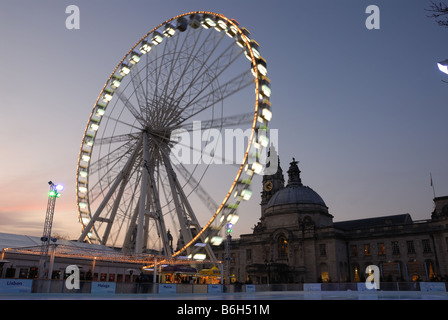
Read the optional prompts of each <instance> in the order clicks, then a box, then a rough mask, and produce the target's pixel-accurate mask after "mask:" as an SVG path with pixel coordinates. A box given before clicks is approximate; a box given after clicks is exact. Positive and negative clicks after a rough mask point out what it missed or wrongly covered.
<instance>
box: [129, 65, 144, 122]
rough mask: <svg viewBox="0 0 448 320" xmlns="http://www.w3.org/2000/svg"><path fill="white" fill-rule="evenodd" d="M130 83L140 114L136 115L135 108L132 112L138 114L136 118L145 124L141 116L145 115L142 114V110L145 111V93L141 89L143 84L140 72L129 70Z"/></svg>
mask: <svg viewBox="0 0 448 320" xmlns="http://www.w3.org/2000/svg"><path fill="white" fill-rule="evenodd" d="M135 70H137V71H135ZM131 81H132V86H133V87H134V92H135V97H136V98H137V104H138V106H139V109H140V113H137V112H136V110H135V108H134V110H135V112H136V114H138V117H139V118H140V119H141V120H142V121H143V122H146V121H145V120H146V119H145V120H144V118H143V117H142V116H141V115H144V114H145V113H144V112H143V110H145V109H146V101H147V93H146V92H145V89H144V88H143V83H142V80H141V78H140V71H139V70H138V69H137V68H135V69H132V70H131ZM131 113H132V111H131ZM133 115H134V114H133ZM134 117H135V115H134Z"/></svg>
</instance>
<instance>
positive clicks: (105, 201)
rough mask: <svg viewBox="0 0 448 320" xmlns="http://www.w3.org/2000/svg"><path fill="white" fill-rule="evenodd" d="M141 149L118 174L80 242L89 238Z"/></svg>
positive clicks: (136, 149)
mask: <svg viewBox="0 0 448 320" xmlns="http://www.w3.org/2000/svg"><path fill="white" fill-rule="evenodd" d="M141 143H142V141H141V139H140V142H139V145H141ZM138 149H139V148H135V150H134V152H133V154H132V156H131V157H129V159H128V161H127V163H126V165H125V167H124V168H123V170H122V171H121V172H120V173H119V174H118V176H117V178H116V179H115V181H114V183H113V185H112V186H111V187H110V189H109V191H108V193H107V194H106V196H105V197H104V199H103V200H102V202H101V204H100V205H99V206H98V209H97V210H96V212H95V214H94V215H93V217H92V218H91V219H90V221H89V223H88V225H87V226H86V227H85V229H84V231H83V232H82V234H81V236H80V237H79V240H78V241H83V240H84V238H85V237H86V236H87V233H88V232H89V231H90V230H91V229H92V227H93V224H94V223H95V221H97V220H98V219H99V217H100V215H101V213H102V211H103V209H104V208H105V207H106V205H107V203H108V201H109V200H110V198H111V197H112V195H113V193H114V192H115V190H116V188H117V187H118V185H119V184H120V183H121V181H122V180H123V179H124V178H126V175H127V174H128V171H129V170H130V169H131V168H132V165H133V163H134V161H135V158H136V156H137V152H138Z"/></svg>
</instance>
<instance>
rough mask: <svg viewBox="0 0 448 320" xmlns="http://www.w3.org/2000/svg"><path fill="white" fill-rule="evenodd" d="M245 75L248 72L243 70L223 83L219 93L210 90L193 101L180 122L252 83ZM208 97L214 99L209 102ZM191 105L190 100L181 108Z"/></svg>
mask: <svg viewBox="0 0 448 320" xmlns="http://www.w3.org/2000/svg"><path fill="white" fill-rule="evenodd" d="M247 75H248V73H247V72H244V73H242V74H240V75H238V76H237V77H235V78H233V79H232V80H230V81H228V82H227V83H225V84H223V85H222V88H221V90H220V92H219V93H217V92H216V91H211V92H209V93H207V94H206V95H204V96H202V97H201V98H200V99H198V100H197V101H195V102H194V103H195V106H194V107H193V108H191V110H188V112H187V111H185V112H184V114H183V117H182V121H181V122H185V121H186V120H188V119H190V118H192V117H194V116H196V115H198V114H199V113H201V112H203V111H204V110H207V109H208V108H210V107H212V106H214V105H215V104H217V103H219V102H221V101H223V100H225V99H227V98H229V97H230V96H232V95H233V94H235V93H237V92H239V91H240V90H242V89H244V88H246V87H248V86H250V85H251V84H253V79H250V78H248V77H247ZM210 98H215V99H212V102H211V103H210V102H209V99H210ZM191 105H192V102H190V103H188V104H187V105H186V106H185V107H184V108H182V109H183V110H186V109H188V107H190V106H191Z"/></svg>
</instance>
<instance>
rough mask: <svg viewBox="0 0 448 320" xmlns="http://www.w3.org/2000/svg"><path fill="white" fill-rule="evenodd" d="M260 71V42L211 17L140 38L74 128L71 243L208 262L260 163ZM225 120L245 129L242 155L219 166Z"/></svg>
mask: <svg viewBox="0 0 448 320" xmlns="http://www.w3.org/2000/svg"><path fill="white" fill-rule="evenodd" d="M266 76H267V69H266V60H265V59H263V58H262V57H261V56H260V51H259V45H258V43H256V41H254V40H252V39H251V38H250V33H249V32H248V31H247V29H245V28H241V27H240V26H239V24H238V23H237V22H236V21H235V20H233V19H232V20H231V19H228V18H226V17H225V16H223V15H221V14H216V13H212V12H205V11H197V12H189V13H185V14H182V15H179V16H176V17H173V18H171V19H169V20H167V21H165V22H164V23H162V24H160V25H158V26H157V27H156V28H154V29H152V30H151V31H150V32H148V33H147V34H146V35H144V36H143V37H142V38H141V39H140V40H139V41H138V42H137V43H136V44H135V45H134V46H133V47H132V48H131V49H130V50H129V52H128V53H126V55H125V56H124V58H123V59H122V60H121V61H120V62H119V63H118V65H117V67H116V68H115V69H114V71H113V72H112V74H111V76H110V77H109V79H108V80H107V82H106V84H105V85H104V87H103V89H102V90H101V93H100V95H99V96H98V98H97V100H96V102H95V105H94V107H93V110H92V112H91V114H90V117H89V120H88V123H87V126H86V129H85V132H84V136H83V140H82V144H81V149H80V153H79V159H78V167H77V179H76V181H77V182H76V183H77V185H76V192H77V204H78V214H79V220H80V222H81V225H82V233H81V235H80V237H79V241H86V240H87V241H88V242H96V243H101V244H104V245H113V246H118V247H122V250H123V251H127V252H135V253H136V254H139V253H142V252H154V253H160V254H164V255H166V256H173V257H175V256H184V255H186V256H188V257H189V258H194V259H198V260H202V259H210V260H215V257H214V255H213V251H212V250H211V246H210V245H218V244H220V243H221V242H222V239H223V237H224V236H221V235H220V232H221V231H220V230H221V229H222V228H223V227H224V226H225V225H226V223H227V222H229V221H232V222H236V221H237V219H238V216H237V214H236V209H237V207H238V205H239V203H240V201H242V200H248V199H249V198H250V195H251V191H250V184H251V180H252V177H253V175H254V174H259V173H261V170H262V165H261V164H260V161H259V157H260V154H261V151H262V150H263V148H264V147H266V146H267V143H268V138H267V137H268V133H267V132H268V131H267V125H268V122H269V121H270V120H271V117H272V111H271V104H270V102H269V99H270V94H271V89H270V81H269V79H268V78H267V77H266ZM251 88H252V89H251ZM254 89H255V95H254V91H253V90H254ZM235 126H237V127H238V128H241V129H247V130H248V131H249V132H250V134H249V136H248V139H247V141H246V142H245V145H244V150H245V151H244V155H242V157H241V158H240V159H242V160H240V161H235V159H230V161H226V163H233V165H226V166H224V165H221V166H217V165H215V164H214V163H217V159H218V160H219V159H224V158H226V154H220V155H219V152H217V151H219V147H220V146H221V143H222V141H220V139H216V137H215V136H213V132H214V131H212V130H218V131H219V132H224V130H226V129H228V128H231V127H235ZM215 132H216V131H215ZM179 133H183V134H186V135H187V136H189V137H191V138H192V140H193V142H192V143H191V140H187V141H184V140H183V139H180V138H179ZM176 147H177V149H176ZM179 150H180V151H179ZM210 150H213V151H212V152H210ZM232 150H233V149H232ZM180 153H182V154H180ZM210 156H212V157H210ZM185 159H187V161H185ZM226 160H229V159H226ZM232 161H233V162H232ZM218 162H219V161H218ZM218 167H219V168H218ZM229 177H230V178H229ZM223 187H224V189H222V188H223ZM223 195H224V198H223V200H221V202H215V201H216V200H215V199H219V198H221V199H222V197H223Z"/></svg>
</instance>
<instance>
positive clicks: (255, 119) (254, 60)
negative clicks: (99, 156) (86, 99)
mask: <svg viewBox="0 0 448 320" xmlns="http://www.w3.org/2000/svg"><path fill="white" fill-rule="evenodd" d="M195 14H199V15H210V16H213V17H214V18H215V19H218V18H219V19H222V20H223V21H225V22H226V23H227V24H228V25H229V26H230V25H231V26H233V27H234V28H235V30H236V35H235V36H234V37H236V36H238V37H239V38H240V40H242V41H243V42H244V46H245V47H246V49H247V51H248V53H249V56H250V60H251V69H252V72H253V74H254V77H255V81H254V83H255V110H254V113H253V119H252V126H251V133H250V137H249V143H248V146H247V148H246V151H245V154H244V157H243V161H242V163H241V165H240V166H239V169H238V171H237V174H236V176H235V179H234V181H233V183H232V185H231V187H230V189H229V191H228V192H227V194H226V196H225V197H224V199H223V200H222V201H221V203H220V205H219V207H218V208H217V210H216V211H215V213H214V214H213V215H212V216H211V218H210V219H209V221H208V222H207V223H206V224H205V225H204V226H203V227H202V229H201V230H200V231H199V232H198V233H197V235H196V236H194V237H193V239H191V240H190V241H189V242H188V243H186V244H185V246H184V247H183V248H181V249H180V250H178V251H176V252H174V253H173V255H172V256H173V257H175V256H178V255H180V253H182V252H184V251H185V249H186V248H188V247H190V246H191V245H192V244H193V243H194V242H196V241H197V240H198V239H199V238H200V237H201V236H202V235H203V233H204V232H205V231H206V230H207V229H208V228H209V227H210V225H211V224H212V223H213V222H214V221H215V219H216V218H217V217H218V215H219V214H220V213H221V212H222V210H223V208H224V207H225V205H226V204H227V202H228V201H229V198H230V196H231V195H232V193H233V191H234V189H235V186H236V184H237V183H238V182H239V181H240V178H241V175H242V174H243V172H244V171H245V170H247V165H248V157H249V151H250V149H251V147H252V144H253V143H254V138H255V134H256V129H257V127H258V125H259V122H260V110H259V109H260V108H259V100H260V99H259V95H260V81H259V80H260V79H261V78H262V77H263V76H262V75H260V73H259V69H258V68H257V58H256V57H255V54H254V52H253V49H252V43H251V39H250V38H249V37H248V36H247V35H246V34H245V32H244V30H243V29H244V28H240V27H239V24H238V23H237V22H236V21H234V20H233V19H229V18H227V17H225V16H224V15H222V14H217V13H213V12H209V11H193V12H187V13H184V14H181V15H178V16H175V17H173V18H171V19H169V20H166V21H165V22H163V23H161V24H159V25H158V26H156V27H155V28H153V29H152V30H151V31H149V32H148V33H146V34H145V35H144V36H143V37H142V38H141V39H140V40H139V41H138V42H137V43H136V44H135V45H134V46H133V47H132V48H131V49H130V50H129V51H128V52H127V53H126V54H125V55H124V57H123V58H122V59H121V60H120V62H119V63H118V64H117V66H116V67H115V69H114V70H113V72H112V73H111V75H110V76H109V78H108V79H107V81H106V83H105V85H104V86H103V88H102V90H101V91H100V94H99V95H98V98H97V100H96V102H95V104H94V107H93V109H92V112H91V114H90V116H89V121H88V122H87V126H86V128H85V131H84V135H83V139H82V143H81V148H80V152H79V157H78V165H77V172H76V202H77V207H78V216H79V219H80V222H81V225H82V229H83V230H84V229H85V228H86V224H85V223H84V222H83V221H82V214H81V213H82V210H81V208H80V203H84V202H81V201H83V199H82V198H81V197H80V193H79V188H80V186H81V185H82V181H85V179H80V174H81V169H82V168H84V167H83V165H82V162H83V155H84V148H85V146H86V143H87V142H86V141H88V140H87V139H89V138H91V137H90V136H89V134H88V133H89V126H91V125H92V118H93V117H94V114H95V110H96V108H97V106H98V104H99V102H100V100H101V98H102V97H103V96H104V94H105V92H106V90H107V88H108V85H110V82H111V81H112V80H113V78H114V75H116V74H117V71H118V70H119V69H120V67H121V66H122V65H123V63H125V61H126V59H127V58H129V56H130V55H131V54H132V52H134V51H135V49H136V48H137V47H138V46H139V45H141V44H142V42H143V41H145V39H148V38H149V36H150V35H151V34H154V33H155V32H157V30H159V29H160V28H162V27H163V26H166V25H168V24H169V23H171V22H172V21H175V20H177V19H179V18H182V17H187V16H191V15H195ZM265 120H266V119H265ZM269 120H270V119H269ZM269 120H266V121H265V122H266V125H267V122H268V121H269ZM95 140H96V136H94V137H93V143H92V146H91V147H92V148H91V150H93V148H94V147H95ZM257 160H258V159H257ZM88 166H89V167H90V163H89V164H88ZM89 169H90V168H89ZM247 171H249V172H250V171H251V169H250V168H249V169H248V170H247ZM247 171H246V172H247ZM253 173H254V172H253V170H252V173H249V175H253ZM250 178H252V176H251V177H250ZM88 182H89V178H87V183H86V188H87V189H88V187H89V183H88ZM87 193H88V191H87ZM86 202H87V205H88V206H90V202H89V200H88V199H87V201H86ZM88 212H89V215H90V218H92V212H91V210H90V207H89V208H88ZM86 239H87V241H89V238H88V237H86ZM89 242H90V241H89Z"/></svg>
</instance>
